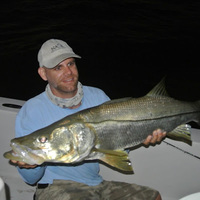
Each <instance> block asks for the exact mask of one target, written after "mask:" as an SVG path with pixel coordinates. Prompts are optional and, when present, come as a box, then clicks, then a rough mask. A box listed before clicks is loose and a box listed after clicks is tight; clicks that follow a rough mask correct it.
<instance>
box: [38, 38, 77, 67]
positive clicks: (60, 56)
mask: <svg viewBox="0 0 200 200" xmlns="http://www.w3.org/2000/svg"><path fill="white" fill-rule="evenodd" d="M67 58H81V57H80V56H79V55H77V54H75V53H74V52H73V49H72V48H71V47H70V46H69V45H68V44H67V43H66V42H64V41H62V40H58V39H50V40H47V41H46V42H45V43H44V44H43V45H42V46H41V48H40V50H39V52H38V62H39V66H40V67H46V68H54V67H55V66H56V65H58V64H59V63H60V62H62V61H63V60H65V59H67Z"/></svg>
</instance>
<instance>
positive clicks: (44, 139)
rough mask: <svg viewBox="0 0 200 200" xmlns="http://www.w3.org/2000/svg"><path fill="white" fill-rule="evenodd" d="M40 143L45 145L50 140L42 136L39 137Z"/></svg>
mask: <svg viewBox="0 0 200 200" xmlns="http://www.w3.org/2000/svg"><path fill="white" fill-rule="evenodd" d="M38 140H39V142H41V143H43V144H44V143H45V142H47V141H48V139H47V137H45V136H41V137H39V139H38Z"/></svg>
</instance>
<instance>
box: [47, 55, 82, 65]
mask: <svg viewBox="0 0 200 200" xmlns="http://www.w3.org/2000/svg"><path fill="white" fill-rule="evenodd" d="M68 58H81V56H79V55H77V54H75V53H66V54H61V55H59V56H56V57H55V58H52V59H50V60H48V62H46V63H44V67H46V68H54V67H55V66H56V65H58V64H59V63H61V62H62V61H63V60H65V59H68Z"/></svg>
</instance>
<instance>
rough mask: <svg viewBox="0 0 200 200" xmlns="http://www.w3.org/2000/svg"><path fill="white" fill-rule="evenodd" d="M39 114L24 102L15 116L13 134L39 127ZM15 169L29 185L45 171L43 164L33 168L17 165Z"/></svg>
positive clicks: (25, 133) (16, 134) (22, 133)
mask: <svg viewBox="0 0 200 200" xmlns="http://www.w3.org/2000/svg"><path fill="white" fill-rule="evenodd" d="M27 111H28V112H27ZM40 116H41V115H40V113H39V111H38V110H36V109H33V107H32V106H29V105H26V104H25V105H24V106H23V107H22V109H21V110H20V111H19V113H18V115H17V117H16V122H15V136H16V137H22V136H25V135H28V134H30V133H32V132H34V131H35V130H37V129H39V128H40V124H41V117H40ZM17 169H18V172H19V174H20V175H21V177H22V179H23V180H24V181H25V182H26V183H28V184H30V185H33V184H35V183H37V182H38V181H39V180H40V179H41V178H42V176H43V174H44V172H45V166H42V165H41V166H38V167H36V168H33V169H26V168H19V167H17Z"/></svg>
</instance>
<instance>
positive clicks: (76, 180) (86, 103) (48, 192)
mask: <svg viewBox="0 0 200 200" xmlns="http://www.w3.org/2000/svg"><path fill="white" fill-rule="evenodd" d="M76 58H81V57H80V56H79V55H77V54H75V53H74V52H73V50H72V48H71V47H70V46H69V45H68V44H67V43H66V42H64V41H62V40H58V39H50V40H47V41H46V42H45V43H44V44H43V45H42V46H41V48H40V50H39V53H38V62H39V68H38V73H39V75H40V77H41V78H42V79H43V80H44V81H47V82H48V84H47V86H46V89H45V91H44V92H42V93H41V94H39V95H37V96H36V97H34V98H32V99H30V100H28V101H27V102H26V103H25V104H24V106H23V107H22V109H21V110H20V111H19V113H18V115H17V118H16V138H18V137H22V136H25V135H29V134H30V133H32V132H34V131H36V130H38V129H42V128H44V127H46V126H48V125H50V124H52V123H53V122H56V121H58V120H60V119H62V118H63V117H65V116H67V115H71V114H73V113H76V112H79V111H81V110H84V109H86V108H90V107H94V106H98V105H100V104H102V103H104V102H106V101H109V100H110V99H109V97H108V96H107V95H106V94H105V93H104V92H103V91H102V90H100V89H98V88H95V87H89V86H83V85H82V84H81V83H80V82H79V80H78V79H79V74H78V70H77V66H76V62H75V59H76ZM149 134H150V135H149V136H148V137H147V138H146V140H145V141H144V142H143V143H144V144H145V145H149V144H150V143H152V144H155V143H157V142H160V141H162V139H163V138H164V137H165V136H166V133H165V132H162V131H161V130H160V129H158V130H156V131H154V132H153V134H152V135H151V133H149ZM45 140H46V138H45V137H41V140H40V142H41V143H43V142H45ZM57 145H59V144H57ZM66 146H67V145H66ZM51 148H53V146H52V147H51ZM63 148H67V147H63ZM60 151H61V150H60ZM51 152H54V151H51ZM52 154H53V153H52ZM52 156H54V155H52ZM11 161H12V162H13V163H15V164H16V165H18V166H17V169H18V171H19V173H20V175H21V177H22V179H23V180H24V181H25V182H26V183H28V184H30V185H34V184H36V185H37V189H36V193H35V199H36V200H47V199H48V200H51V199H52V200H55V199H56V200H71V199H73V200H74V199H87V200H89V199H92V200H94V199H99V200H102V199H110V200H112V199H143V200H146V199H148V200H160V199H161V196H160V194H159V192H158V191H156V190H154V189H151V188H149V187H146V186H140V185H136V184H129V183H123V182H115V181H104V180H103V179H102V177H101V176H100V175H99V163H98V162H97V161H92V162H81V163H78V164H74V165H73V164H71V165H67V164H60V163H57V164H56V163H53V164H52V163H44V164H42V165H35V164H33V165H30V164H27V163H25V162H22V161H15V160H11Z"/></svg>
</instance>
